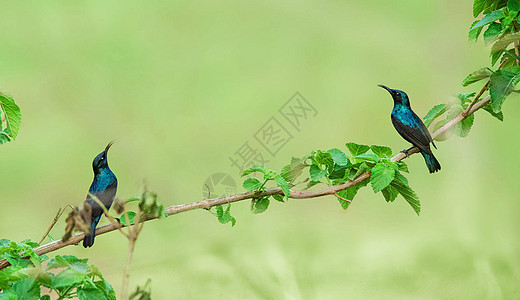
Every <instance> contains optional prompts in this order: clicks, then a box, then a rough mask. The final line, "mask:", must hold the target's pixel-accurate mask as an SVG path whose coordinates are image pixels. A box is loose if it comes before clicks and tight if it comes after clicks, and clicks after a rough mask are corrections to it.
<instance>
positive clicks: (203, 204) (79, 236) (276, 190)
mask: <svg viewBox="0 0 520 300" xmlns="http://www.w3.org/2000/svg"><path fill="white" fill-rule="evenodd" d="M489 101H490V97H489V95H488V96H486V97H484V98H483V99H482V100H480V101H479V102H477V103H475V105H473V106H472V107H471V108H470V110H469V113H468V115H471V114H473V113H474V112H475V111H477V110H479V109H481V108H482V107H483V106H485V105H486V104H488V103H489ZM466 117H467V115H464V113H460V114H459V115H458V116H456V117H455V118H454V119H452V120H451V121H449V122H448V123H446V124H445V125H444V126H442V127H441V128H439V129H438V130H437V131H435V132H434V133H433V134H432V138H433V139H436V138H437V137H439V136H440V135H442V134H444V133H445V132H447V131H448V130H450V128H452V127H453V126H455V125H456V124H457V123H459V122H460V121H462V120H463V119H465V118H466ZM417 152H419V150H418V149H417V147H413V148H411V149H410V150H409V151H408V156H406V155H405V154H404V153H402V152H399V153H398V154H397V155H395V156H394V157H392V158H391V159H390V160H391V161H393V162H398V161H401V160H403V159H405V158H407V157H409V156H411V155H413V154H414V153H417ZM369 177H370V172H365V173H363V174H361V175H359V176H358V177H356V178H355V179H354V180H349V181H347V182H345V183H342V184H339V185H334V186H330V187H327V188H325V189H322V190H315V191H293V190H290V196H289V197H290V198H293V199H309V198H317V197H322V196H326V195H334V193H337V192H339V191H341V190H344V189H346V188H348V187H351V186H353V185H356V184H358V183H360V182H362V181H364V180H366V179H368V178H369ZM274 194H280V195H282V194H283V191H282V189H281V188H280V187H272V188H267V189H266V190H265V191H262V192H260V193H258V192H257V191H248V192H245V193H241V194H235V195H230V196H227V197H219V198H213V199H205V200H202V201H197V202H193V203H187V204H181V205H173V206H170V207H168V208H166V214H167V215H168V216H171V215H174V214H178V213H181V212H185V211H188V210H194V209H197V208H206V209H208V208H210V207H213V206H216V205H221V204H226V203H231V202H237V201H241V200H245V199H252V198H258V197H262V196H269V195H274ZM152 219H156V218H150V217H146V218H145V219H144V220H139V222H145V221H148V220H152ZM119 227H125V226H124V225H123V224H114V223H111V224H108V225H105V226H102V227H99V228H97V229H96V235H97V236H98V235H102V234H105V233H107V232H110V231H114V230H117V229H118V228H119ZM84 236H85V234H84V233H83V232H80V233H76V234H74V235H73V236H71V237H70V239H68V240H67V241H66V242H63V241H62V240H58V241H54V242H51V243H48V244H45V245H41V246H39V247H36V248H34V250H35V252H36V253H38V254H39V255H42V254H45V253H49V252H52V251H56V250H58V249H61V248H63V247H66V246H69V245H75V244H77V243H79V242H80V241H81V240H83V238H84ZM7 266H9V263H8V262H7V260H6V259H3V260H0V270H1V269H4V268H6V267H7Z"/></svg>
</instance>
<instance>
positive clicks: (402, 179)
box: [395, 172, 408, 186]
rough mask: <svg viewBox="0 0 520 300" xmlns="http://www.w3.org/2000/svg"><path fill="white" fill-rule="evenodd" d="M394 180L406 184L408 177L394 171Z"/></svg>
mask: <svg viewBox="0 0 520 300" xmlns="http://www.w3.org/2000/svg"><path fill="white" fill-rule="evenodd" d="M395 180H396V181H399V182H401V183H402V184H404V185H406V186H408V178H406V177H405V176H404V175H403V174H401V173H399V172H396V173H395Z"/></svg>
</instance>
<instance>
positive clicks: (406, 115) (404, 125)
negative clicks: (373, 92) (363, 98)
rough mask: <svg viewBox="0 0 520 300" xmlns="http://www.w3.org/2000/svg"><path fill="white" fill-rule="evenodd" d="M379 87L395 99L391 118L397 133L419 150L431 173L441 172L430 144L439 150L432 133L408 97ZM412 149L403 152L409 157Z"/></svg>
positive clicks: (400, 92)
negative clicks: (411, 105)
mask: <svg viewBox="0 0 520 300" xmlns="http://www.w3.org/2000/svg"><path fill="white" fill-rule="evenodd" d="M379 86H380V87H382V88H384V89H385V90H387V91H388V92H389V93H390V95H392V98H393V99H394V109H393V110H392V115H391V118H392V124H394V127H395V129H396V130H397V132H399V134H400V135H401V136H402V137H403V138H404V139H405V140H407V141H408V142H410V143H412V144H413V145H414V146H415V147H417V148H419V151H420V152H421V154H422V156H423V157H424V160H425V161H426V165H427V166H428V170H429V171H430V173H434V172H437V171H439V170H440V169H441V164H440V163H439V162H438V161H437V159H436V158H435V156H433V153H432V150H431V149H430V143H432V145H433V147H435V149H437V147H436V146H435V144H434V143H433V139H432V137H431V135H430V132H428V129H427V128H426V126H424V123H423V122H422V120H421V118H419V117H418V116H417V115H416V114H415V113H414V112H413V110H412V108H411V107H410V99H408V95H406V93H405V92H403V91H400V90H394V89H391V88H389V87H387V86H384V85H381V84H380V85H379ZM410 149H411V148H410ZM410 149H408V150H403V152H404V154H406V155H408V151H409V150H410Z"/></svg>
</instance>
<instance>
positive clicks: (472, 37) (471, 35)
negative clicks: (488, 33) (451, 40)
mask: <svg viewBox="0 0 520 300" xmlns="http://www.w3.org/2000/svg"><path fill="white" fill-rule="evenodd" d="M477 23H478V21H475V22H473V23H472V24H471V26H470V28H471V27H473V26H474V25H475V24H477ZM481 31H482V27H479V28H475V29H470V30H469V32H468V39H469V41H470V42H471V41H476V40H477V39H478V36H479V35H480V32H481Z"/></svg>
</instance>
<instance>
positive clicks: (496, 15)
mask: <svg viewBox="0 0 520 300" xmlns="http://www.w3.org/2000/svg"><path fill="white" fill-rule="evenodd" d="M505 16H506V14H505V13H504V12H503V11H501V10H495V11H494V12H492V13H490V14H487V15H485V16H484V17H483V18H482V20H480V21H478V22H477V23H476V24H474V25H473V26H472V27H471V30H473V29H476V28H479V27H484V26H486V25H488V24H490V23H493V22H495V21H498V20H500V19H502V18H504V17H505Z"/></svg>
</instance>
